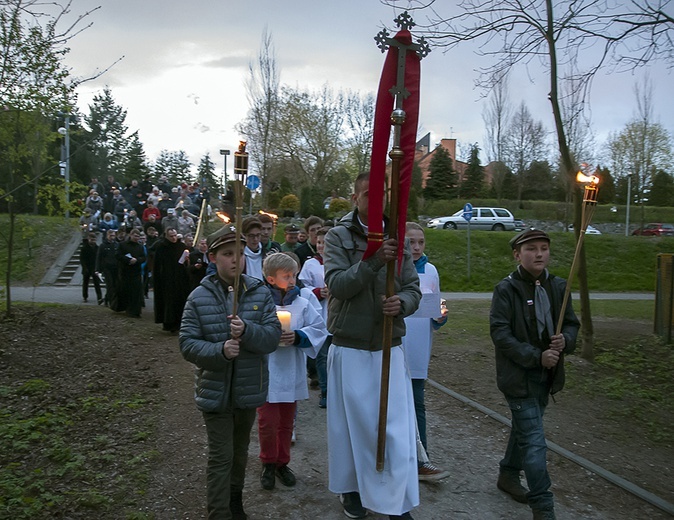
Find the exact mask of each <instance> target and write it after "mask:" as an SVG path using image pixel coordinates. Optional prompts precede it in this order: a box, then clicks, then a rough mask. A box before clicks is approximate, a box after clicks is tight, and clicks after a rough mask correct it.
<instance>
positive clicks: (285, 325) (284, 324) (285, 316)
mask: <svg viewBox="0 0 674 520" xmlns="http://www.w3.org/2000/svg"><path fill="white" fill-rule="evenodd" d="M276 315H277V316H278V320H279V321H280V322H281V328H282V329H283V332H290V331H291V330H292V329H291V328H290V318H291V317H292V315H291V314H290V312H289V311H276Z"/></svg>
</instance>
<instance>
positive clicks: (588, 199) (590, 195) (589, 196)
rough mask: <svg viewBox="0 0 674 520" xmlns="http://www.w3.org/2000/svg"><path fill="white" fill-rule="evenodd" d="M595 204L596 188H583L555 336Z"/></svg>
mask: <svg viewBox="0 0 674 520" xmlns="http://www.w3.org/2000/svg"><path fill="white" fill-rule="evenodd" d="M596 204H597V187H596V186H587V187H586V188H585V196H584V197H583V208H582V214H581V219H580V221H581V224H582V225H581V227H580V235H579V236H578V242H576V252H575V253H574V255H573V262H571V270H570V271H569V276H568V278H567V280H566V290H565V291H564V299H563V300H562V307H561V308H560V310H559V319H558V320H557V327H556V330H555V334H560V333H561V332H562V325H563V324H564V314H565V312H566V306H567V304H568V303H569V297H570V296H571V284H572V283H573V276H574V274H575V272H576V263H577V262H578V257H579V256H580V250H581V249H582V248H583V241H584V240H585V231H586V230H587V226H589V225H590V221H591V220H592V214H593V213H594V208H595V206H596Z"/></svg>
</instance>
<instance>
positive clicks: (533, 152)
mask: <svg viewBox="0 0 674 520" xmlns="http://www.w3.org/2000/svg"><path fill="white" fill-rule="evenodd" d="M546 137H547V133H546V130H545V126H544V125H543V123H542V122H541V121H535V120H534V118H533V117H532V116H531V112H529V109H528V108H527V106H526V104H525V103H524V101H522V103H520V106H519V107H518V109H517V111H516V112H515V113H514V114H513V116H512V117H511V118H510V124H509V125H508V128H507V132H506V137H505V139H504V150H503V154H504V162H505V163H506V164H507V165H508V167H509V168H510V170H511V171H512V172H513V173H514V174H515V179H516V181H517V200H518V201H521V200H522V191H523V190H524V182H525V172H526V170H527V169H528V168H529V165H531V163H532V162H534V161H538V160H542V159H544V158H546V155H547V154H546Z"/></svg>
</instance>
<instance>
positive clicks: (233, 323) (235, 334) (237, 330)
mask: <svg viewBox="0 0 674 520" xmlns="http://www.w3.org/2000/svg"><path fill="white" fill-rule="evenodd" d="M227 318H229V320H230V322H229V330H230V331H231V334H232V338H233V339H238V338H240V337H241V335H242V334H243V331H244V330H245V329H246V324H245V323H244V322H243V320H242V319H241V318H239V317H238V316H232V315H229V316H227Z"/></svg>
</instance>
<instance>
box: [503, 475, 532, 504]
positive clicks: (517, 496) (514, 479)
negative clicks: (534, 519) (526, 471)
mask: <svg viewBox="0 0 674 520" xmlns="http://www.w3.org/2000/svg"><path fill="white" fill-rule="evenodd" d="M496 487H497V488H499V489H500V490H501V491H503V492H504V493H508V494H509V495H510V496H511V497H512V498H513V499H514V500H517V501H518V502H520V503H521V504H526V503H527V493H528V491H527V488H525V487H524V486H523V485H522V483H521V482H520V476H519V475H518V474H512V475H510V474H508V473H504V472H501V473H499V475H498V481H497V482H496Z"/></svg>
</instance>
